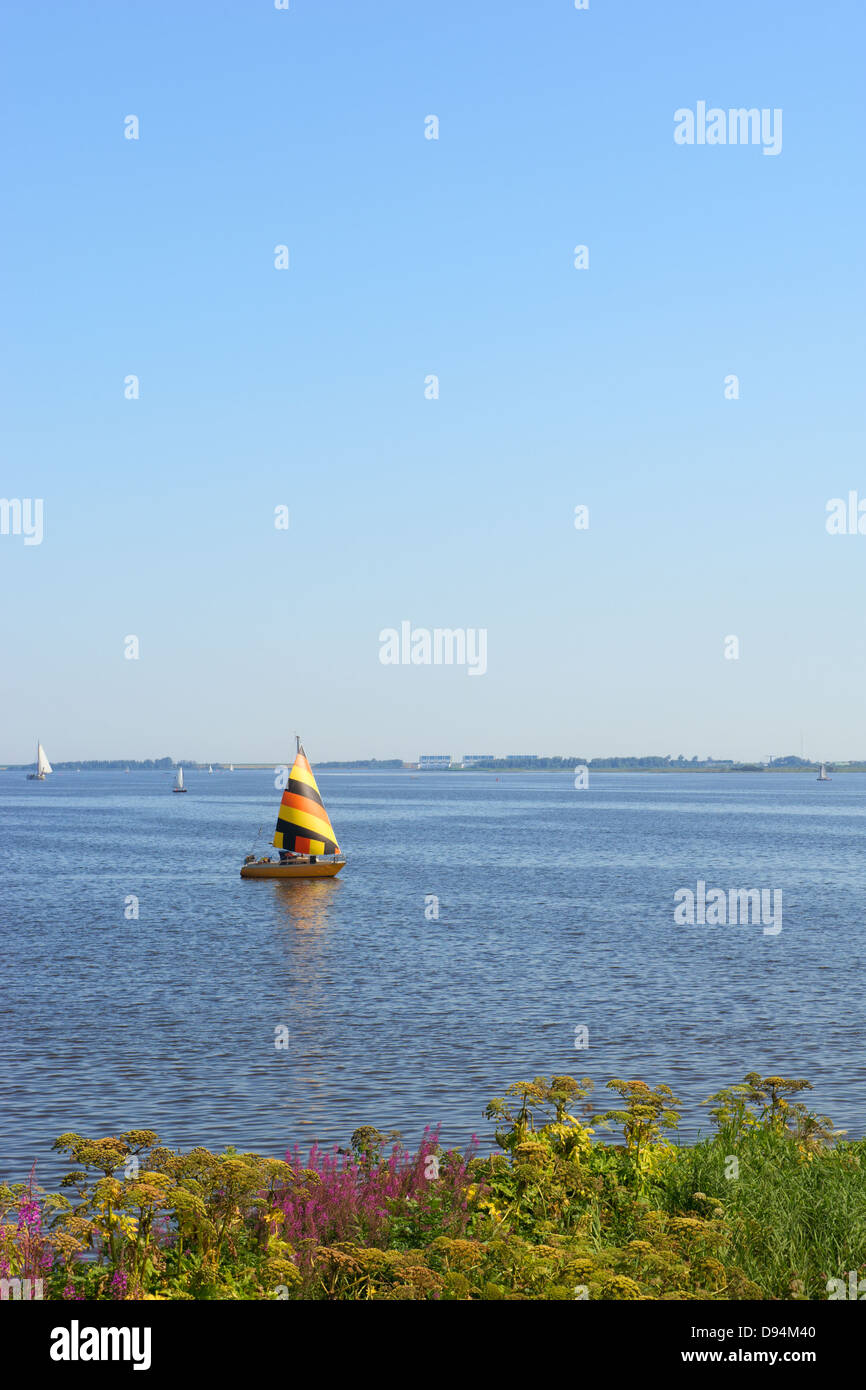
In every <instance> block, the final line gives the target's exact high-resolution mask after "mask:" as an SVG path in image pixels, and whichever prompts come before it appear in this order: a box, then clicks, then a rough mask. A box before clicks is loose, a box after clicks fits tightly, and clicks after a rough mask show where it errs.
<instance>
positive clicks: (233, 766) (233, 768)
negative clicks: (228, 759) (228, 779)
mask: <svg viewBox="0 0 866 1390" xmlns="http://www.w3.org/2000/svg"><path fill="white" fill-rule="evenodd" d="M234 770H235V765H234V763H229V772H234Z"/></svg>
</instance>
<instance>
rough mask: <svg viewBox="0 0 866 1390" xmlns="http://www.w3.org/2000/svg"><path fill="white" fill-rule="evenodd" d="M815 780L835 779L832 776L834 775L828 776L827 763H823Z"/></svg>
mask: <svg viewBox="0 0 866 1390" xmlns="http://www.w3.org/2000/svg"><path fill="white" fill-rule="evenodd" d="M815 781H816V782H832V781H833V778H832V777H828V776H827V768H826V767H825V765H824V764H823V763H822V764H821V771H820V772H819V773H818V776H817V777H816V778H815Z"/></svg>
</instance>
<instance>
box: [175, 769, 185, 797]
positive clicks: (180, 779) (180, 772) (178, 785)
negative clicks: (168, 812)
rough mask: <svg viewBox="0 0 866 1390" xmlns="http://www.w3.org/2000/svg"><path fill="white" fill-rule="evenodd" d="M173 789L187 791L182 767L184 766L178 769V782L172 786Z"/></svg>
mask: <svg viewBox="0 0 866 1390" xmlns="http://www.w3.org/2000/svg"><path fill="white" fill-rule="evenodd" d="M172 791H173V792H185V791H186V787H185V786H184V785H183V768H182V767H179V768H178V770H177V783H176V784H175V786H173V787H172Z"/></svg>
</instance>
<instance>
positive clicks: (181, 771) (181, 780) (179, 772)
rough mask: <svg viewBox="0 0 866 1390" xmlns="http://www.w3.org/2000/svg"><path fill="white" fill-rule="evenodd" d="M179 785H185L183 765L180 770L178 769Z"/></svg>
mask: <svg viewBox="0 0 866 1390" xmlns="http://www.w3.org/2000/svg"><path fill="white" fill-rule="evenodd" d="M177 785H178V787H182V786H183V768H182V767H179V768H178V770H177Z"/></svg>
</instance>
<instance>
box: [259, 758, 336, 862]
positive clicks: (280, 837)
mask: <svg viewBox="0 0 866 1390" xmlns="http://www.w3.org/2000/svg"><path fill="white" fill-rule="evenodd" d="M272 843H273V845H274V848H275V849H278V850H279V851H280V858H279V862H275V861H274V860H273V859H271V858H270V856H264V857H263V858H261V859H259V860H256V858H255V855H252V854H248V855H247V857H246V859H245V860H244V863H243V866H242V868H241V878H333V877H334V876H335V875H336V874H338V873H339V872H340V870H341V869H342V868H343V865H344V864H345V862H346V860H345V858H344V857H343V855H342V854H341V853H340V846H339V845H338V844H337V838H336V836H335V834H334V831H333V829H332V827H331V822H330V820H329V819H328V813H327V811H326V810H325V804H324V802H323V801H322V798H321V796H320V795H319V788H318V787H317V786H316V779H315V777H314V776H313V769H312V768H311V767H310V764H309V763H308V762H307V755H306V753H305V752H304V750H303V748H302V747H301V740H300V739H298V751H297V754H296V755H295V761H294V763H293V764H292V770H291V772H290V773H289V780H288V782H287V783H286V789H285V791H284V792H283V798H282V801H281V802H280V808H279V810H278V811H277V826H276V829H275V831H274V838H273V841H272Z"/></svg>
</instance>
